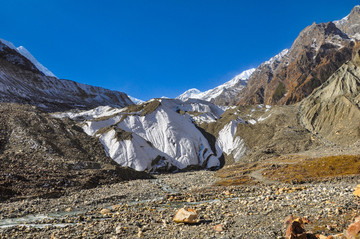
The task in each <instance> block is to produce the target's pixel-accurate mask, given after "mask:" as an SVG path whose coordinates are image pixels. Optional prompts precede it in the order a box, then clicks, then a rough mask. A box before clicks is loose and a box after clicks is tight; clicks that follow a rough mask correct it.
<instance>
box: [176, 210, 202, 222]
mask: <svg viewBox="0 0 360 239" xmlns="http://www.w3.org/2000/svg"><path fill="white" fill-rule="evenodd" d="M197 217H198V213H197V211H196V210H195V209H192V208H189V209H185V208H181V209H180V210H179V211H177V213H176V215H175V217H174V219H173V221H174V222H176V223H189V224H195V223H198V222H199V220H198V219H197Z"/></svg>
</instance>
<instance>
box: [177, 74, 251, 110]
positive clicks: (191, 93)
mask: <svg viewBox="0 0 360 239" xmlns="http://www.w3.org/2000/svg"><path fill="white" fill-rule="evenodd" d="M254 71H255V69H249V70H246V71H244V72H242V73H241V74H239V75H237V76H235V77H234V78H233V79H231V80H230V81H228V82H226V83H224V84H222V85H219V86H217V87H215V88H214V89H210V90H207V91H205V92H201V91H199V90H198V89H195V88H194V89H190V90H187V91H185V92H184V93H182V94H181V95H179V96H178V97H176V99H180V100H183V101H185V100H187V99H189V98H192V99H200V100H206V101H209V102H212V103H214V104H217V105H223V106H226V105H228V104H229V103H230V102H231V101H232V100H233V98H234V97H236V96H237V95H238V94H239V92H240V91H241V90H242V89H244V88H245V86H246V84H247V79H249V77H250V76H251V75H252V73H254Z"/></svg>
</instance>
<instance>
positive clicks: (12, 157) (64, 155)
mask: <svg viewBox="0 0 360 239" xmlns="http://www.w3.org/2000/svg"><path fill="white" fill-rule="evenodd" d="M0 115H1V116H0V162H1V167H0V201H4V200H20V199H23V198H29V197H58V196H61V195H62V194H63V193H66V192H68V191H73V190H79V189H83V188H93V187H96V186H98V185H102V184H110V183H116V182H120V181H124V180H130V179H137V178H151V176H150V175H148V174H147V173H143V172H136V171H135V170H133V169H130V168H123V167H120V166H118V165H117V164H116V163H115V162H114V161H113V160H112V159H111V158H109V157H107V156H106V155H105V152H104V149H103V147H102V145H101V143H99V142H98V140H97V139H95V138H92V137H90V136H88V135H87V134H85V133H84V132H83V131H82V129H81V128H80V127H78V126H76V124H75V123H74V122H73V121H71V120H60V119H55V118H53V117H51V116H50V115H49V114H47V113H44V112H41V111H39V110H36V109H35V107H31V106H24V105H18V104H7V103H2V104H0Z"/></svg>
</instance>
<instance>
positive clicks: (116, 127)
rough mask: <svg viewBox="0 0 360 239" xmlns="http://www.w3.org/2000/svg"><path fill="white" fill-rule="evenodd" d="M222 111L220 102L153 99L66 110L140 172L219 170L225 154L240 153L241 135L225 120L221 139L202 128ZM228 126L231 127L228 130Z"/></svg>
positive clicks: (111, 152)
mask: <svg viewBox="0 0 360 239" xmlns="http://www.w3.org/2000/svg"><path fill="white" fill-rule="evenodd" d="M223 113H224V111H223V110H222V109H221V108H219V107H218V106H216V105H214V104H212V103H209V102H206V101H202V100H196V99H189V100H187V101H185V102H184V101H180V100H174V99H153V100H150V101H148V102H146V103H144V104H142V105H136V106H135V105H133V106H129V107H126V108H123V109H114V108H111V107H107V108H104V107H99V108H97V109H94V110H90V111H85V112H77V113H74V112H66V113H62V114H56V115H54V116H55V117H59V118H63V117H70V118H72V119H74V120H77V121H79V122H80V124H81V126H82V128H83V129H84V131H85V132H86V133H87V134H89V135H91V136H96V137H98V138H99V140H100V141H101V143H102V144H103V145H104V148H105V151H106V152H107V154H108V155H109V156H110V157H111V158H112V159H113V160H115V161H116V162H117V163H119V164H120V165H122V166H129V167H132V168H134V169H136V170H138V171H144V170H146V171H150V172H160V171H167V172H169V171H176V170H184V169H189V168H194V167H196V168H208V169H211V168H219V167H221V166H222V165H223V163H224V157H223V153H227V154H229V153H231V152H232V150H233V149H234V148H236V149H237V151H236V152H237V154H239V153H241V152H242V151H244V148H241V147H240V146H241V145H242V144H243V141H241V139H240V138H236V139H234V134H235V132H236V125H237V123H240V122H241V123H245V121H242V120H241V119H237V120H236V122H235V121H234V122H232V121H231V122H229V123H228V124H226V126H225V129H224V130H222V131H221V132H220V133H219V140H218V141H216V140H212V137H213V136H210V134H208V133H205V131H204V130H203V129H201V125H202V123H205V124H209V123H215V122H216V120H217V119H219V118H220V116H221V115H222V114H223ZM228 128H231V130H230V131H229V130H228Z"/></svg>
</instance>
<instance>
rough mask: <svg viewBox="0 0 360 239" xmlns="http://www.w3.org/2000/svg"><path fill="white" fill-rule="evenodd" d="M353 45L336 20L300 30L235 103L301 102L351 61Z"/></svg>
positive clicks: (249, 82)
mask: <svg viewBox="0 0 360 239" xmlns="http://www.w3.org/2000/svg"><path fill="white" fill-rule="evenodd" d="M352 12H354V10H353V11H352ZM356 14H358V13H356ZM359 16H360V15H359ZM353 19H355V17H353ZM359 19H360V18H359ZM343 22H346V21H345V20H344V21H343ZM359 23H360V21H359ZM352 47H353V42H352V40H351V39H350V38H349V37H348V36H347V34H345V33H344V32H342V31H341V30H340V29H339V28H337V26H336V25H335V24H334V23H332V22H328V23H319V24H317V23H313V24H312V25H310V26H308V27H306V28H305V29H304V30H303V31H301V32H300V34H299V36H298V37H297V38H296V40H295V41H294V43H293V45H292V46H291V48H290V49H285V50H283V51H282V52H281V53H279V54H278V55H276V56H275V57H273V58H271V59H270V60H269V61H266V62H264V63H262V64H261V65H260V66H259V67H258V68H257V69H256V71H255V72H254V73H253V74H252V75H251V77H250V78H249V79H248V84H247V87H246V88H245V89H244V90H243V91H242V92H241V94H239V95H238V96H237V100H235V102H234V103H240V104H242V105H249V104H292V103H297V102H299V101H301V100H302V99H304V98H305V97H306V96H308V95H309V94H310V93H311V92H312V91H313V90H314V89H315V88H316V87H318V86H320V85H321V84H322V83H323V82H325V81H326V80H327V78H328V77H329V76H330V75H331V74H333V73H334V72H335V71H336V70H337V69H338V68H339V67H340V66H341V65H342V64H344V63H345V62H346V61H348V60H350V58H351V55H352Z"/></svg>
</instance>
